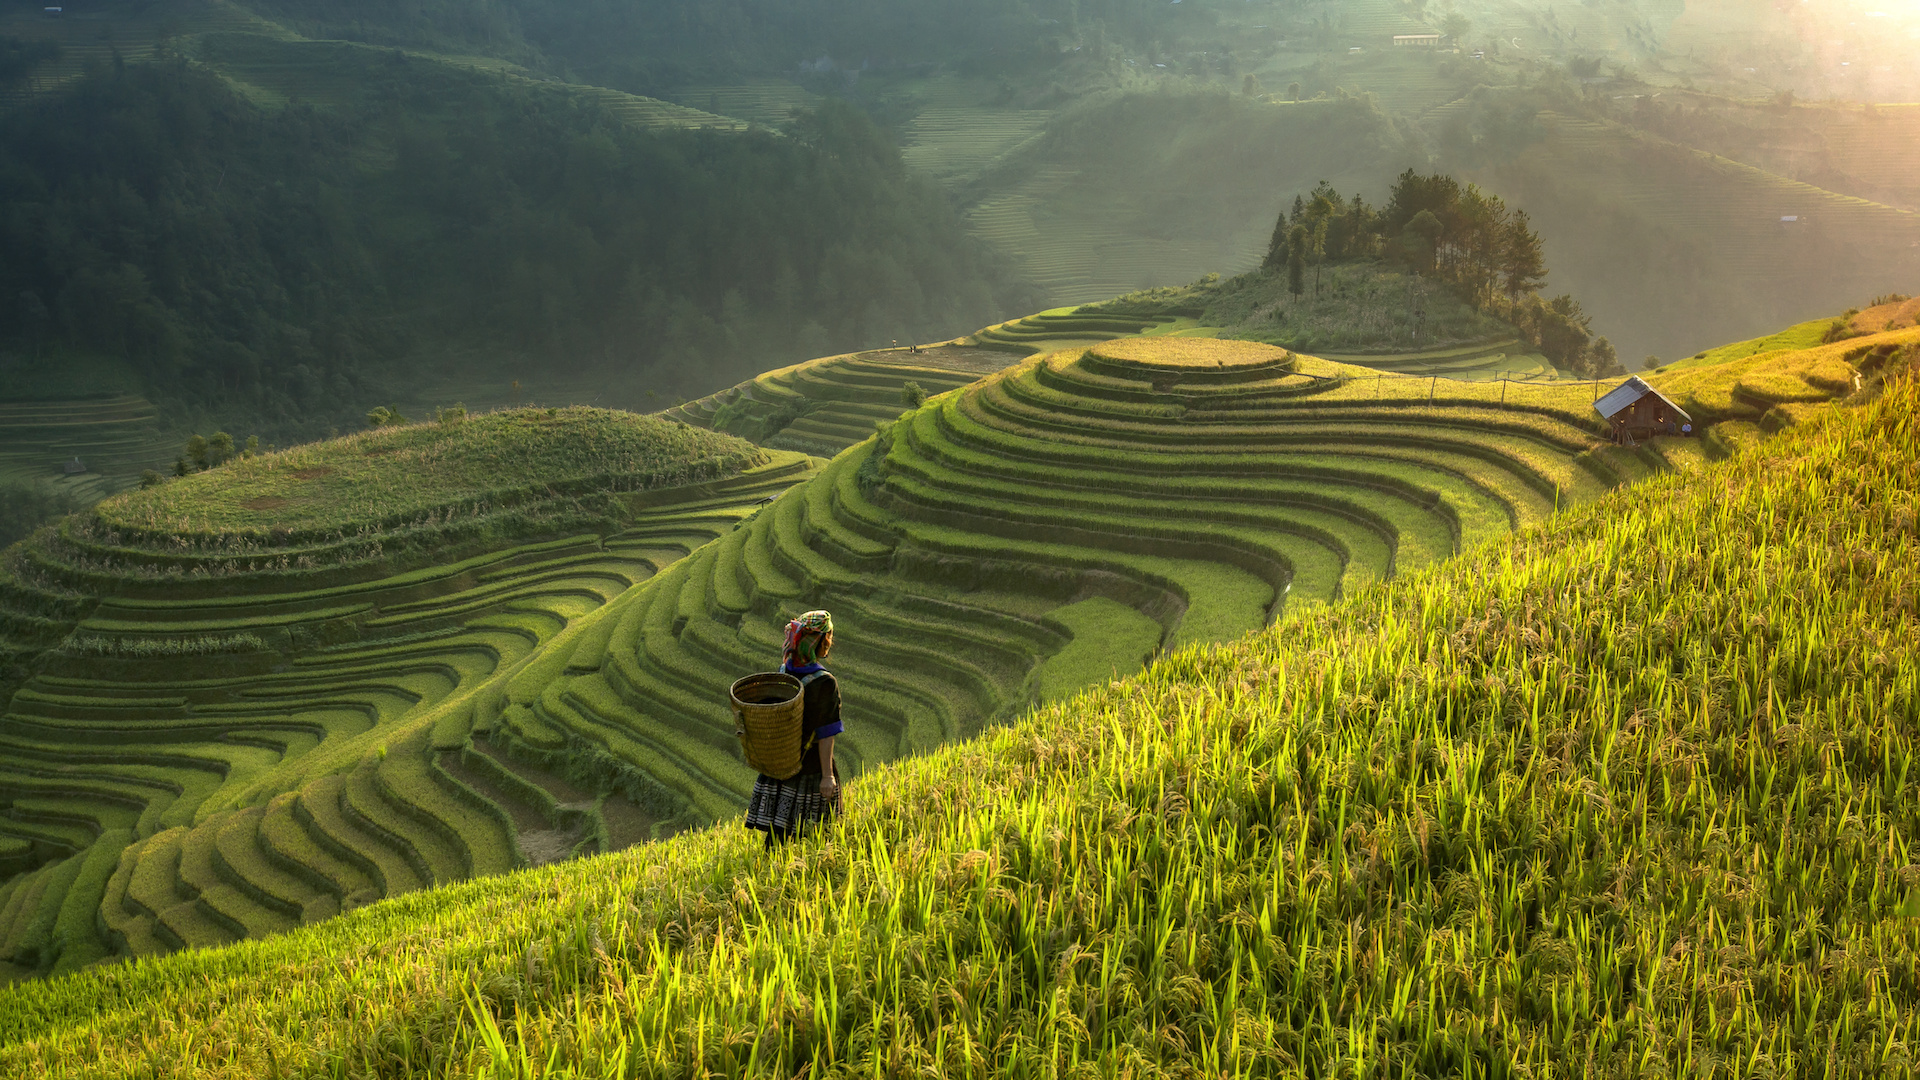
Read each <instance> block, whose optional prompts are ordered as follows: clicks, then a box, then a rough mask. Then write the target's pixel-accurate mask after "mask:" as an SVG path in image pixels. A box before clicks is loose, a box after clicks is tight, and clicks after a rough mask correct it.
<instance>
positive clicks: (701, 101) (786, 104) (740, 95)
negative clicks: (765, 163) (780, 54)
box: [668, 79, 820, 124]
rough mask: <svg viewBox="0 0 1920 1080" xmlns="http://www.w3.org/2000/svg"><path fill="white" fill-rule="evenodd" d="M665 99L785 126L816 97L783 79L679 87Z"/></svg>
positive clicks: (816, 99) (710, 110)
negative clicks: (793, 115) (789, 119)
mask: <svg viewBox="0 0 1920 1080" xmlns="http://www.w3.org/2000/svg"><path fill="white" fill-rule="evenodd" d="M668 97H669V98H670V99H671V100H672V101H673V102H674V103H675V104H678V105H682V106H685V107H686V108H689V109H700V110H704V111H705V112H708V113H713V114H717V115H721V116H731V117H734V118H736V119H740V120H750V121H753V122H755V123H760V124H784V123H786V121H787V119H788V118H789V116H791V114H792V113H793V110H795V109H805V108H808V107H810V106H812V105H814V104H817V103H818V102H819V100H820V99H819V98H818V97H817V96H816V95H814V94H812V93H809V92H808V91H807V90H806V89H805V88H803V87H800V86H798V85H796V84H794V83H790V82H787V81H785V80H784V79H766V80H758V81H753V82H746V83H727V84H701V85H696V86H687V87H682V88H680V89H678V90H675V91H673V92H672V93H671V94H669V95H668Z"/></svg>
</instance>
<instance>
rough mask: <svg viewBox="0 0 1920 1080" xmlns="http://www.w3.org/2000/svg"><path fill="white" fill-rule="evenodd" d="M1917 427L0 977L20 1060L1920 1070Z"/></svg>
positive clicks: (723, 1071)
mask: <svg viewBox="0 0 1920 1080" xmlns="http://www.w3.org/2000/svg"><path fill="white" fill-rule="evenodd" d="M1917 411H1920V383H1916V381H1915V380H1914V378H1913V377H1912V375H1911V374H1902V375H1901V376H1900V377H1899V378H1897V379H1895V380H1893V381H1892V382H1890V383H1889V384H1887V386H1886V390H1885V393H1884V396H1882V397H1880V398H1879V399H1878V400H1876V401H1873V402H1872V403H1870V404H1867V405H1865V406H1864V407H1861V408H1857V409H1844V410H1829V411H1828V412H1827V414H1825V415H1823V416H1822V417H1821V418H1819V419H1818V420H1816V421H1815V422H1812V423H1809V424H1806V425H1804V426H1803V427H1800V428H1798V429H1796V430H1794V431H1791V432H1789V433H1787V434H1785V435H1782V436H1780V437H1778V438H1776V439H1774V440H1772V441H1769V442H1767V443H1765V444H1764V445H1762V446H1760V447H1757V448H1754V449H1751V450H1748V451H1745V452H1742V453H1740V454H1738V455H1737V456H1735V457H1734V458H1732V459H1730V460H1726V461H1722V462H1719V463H1715V464H1710V465H1707V466H1704V467H1703V468H1700V469H1697V470H1693V471H1690V472H1687V473H1675V474H1671V475H1667V476H1664V477H1660V478H1657V479H1654V480H1651V481H1649V482H1647V483H1645V484H1643V485H1640V486H1637V487H1634V488H1631V489H1626V490H1622V491H1618V492H1614V493H1611V494H1609V495H1606V496H1604V497H1602V498H1600V499H1598V500H1596V501H1595V502H1593V503H1591V504H1588V505H1585V506H1581V507H1577V508H1573V509H1571V510H1569V511H1567V512H1566V513H1564V514H1562V515H1561V516H1559V517H1557V518H1556V519H1555V520H1553V521H1552V522H1551V523H1549V524H1546V525H1544V526H1542V527H1539V528H1535V529H1530V530H1527V531H1524V532H1522V533H1519V534H1516V535H1515V536H1513V537H1512V538H1511V539H1506V540H1502V541H1499V542H1496V543H1492V544H1489V545H1485V546H1482V547H1479V548H1476V549H1475V550H1473V551H1471V552H1468V553H1467V554H1466V555H1465V557H1464V558H1462V559H1460V560H1458V561H1455V562H1451V563H1447V564H1441V565H1438V566H1434V567H1431V568H1429V569H1427V570H1424V571H1422V572H1420V573H1417V574H1411V575H1407V576H1405V577H1403V578H1401V579H1399V580H1396V581H1391V582H1387V583H1383V584H1380V585H1376V586H1373V587H1371V588H1369V589H1367V590H1365V591H1364V592H1363V593H1362V594H1360V595H1358V596H1355V597H1352V598H1350V599H1349V600H1348V601H1347V602H1346V603H1344V604H1342V605H1338V606H1335V607H1331V608H1327V609H1324V610H1321V611H1319V612H1317V613H1315V614H1313V615H1312V616H1310V617H1308V618H1304V619H1300V620H1296V621H1293V622H1289V623H1286V624H1283V625H1281V626H1278V627H1274V628H1270V629H1268V630H1266V631H1263V632H1261V633H1258V634H1255V635H1252V636H1249V637H1247V638H1245V639H1243V640H1240V641H1238V642H1235V643H1233V644H1231V645H1227V646H1222V647H1213V648H1194V649H1186V650H1181V651H1178V652H1176V653H1174V654H1172V655H1169V656H1168V657H1166V658H1164V659H1163V660H1161V661H1160V662H1158V663H1157V664H1155V665H1154V666H1153V667H1152V668H1151V669H1149V670H1148V671H1147V672H1146V673H1144V674H1142V675H1140V676H1137V677H1134V678H1131V679H1128V680H1126V681H1124V682H1121V683H1120V684H1118V685H1115V686H1112V687H1106V688H1102V689H1099V690H1096V691H1093V692H1091V693H1088V694H1084V695H1081V696H1078V697H1075V698H1073V699H1070V700H1068V701H1064V702H1060V703H1057V704H1055V705H1053V706H1050V707H1048V708H1045V709H1043V710H1040V711H1038V712H1036V713H1034V714H1033V715H1031V716H1028V717H1026V718H1024V719H1022V720H1021V721H1020V722H1018V723H1016V724H1013V725H1009V726H1007V727H1004V728H999V729H996V730H993V731H991V732H989V733H987V734H985V735H983V736H982V737H981V738H979V739H977V740H974V741H972V742H968V743H965V744H961V745H955V746H949V747H946V748H944V749H942V750H940V751H938V752H936V753H932V754H928V755H925V756H922V757H918V758H915V759H912V760H910V761H905V762H901V763H899V764H896V765H893V766H890V767H888V768H886V769H885V770H883V771H880V772H876V773H874V774H872V775H868V776H865V777H861V778H857V779H855V780H853V781H852V782H851V783H850V784H849V786H848V795H847V797H848V805H849V808H850V812H849V814H848V816H847V817H846V818H845V819H844V820H843V821H842V823H841V824H840V825H839V826H837V827H836V828H835V829H833V830H831V831H830V832H827V833H825V834H823V835H821V836H819V837H817V838H812V839H808V840H805V841H802V842H799V843H797V844H795V845H793V846H792V847H790V848H788V849H786V851H785V852H783V853H782V854H780V855H778V856H774V857H769V856H767V855H764V854H763V853H761V851H760V850H759V845H758V842H757V837H753V836H750V835H747V834H744V833H743V831H742V830H738V829H734V828H725V829H717V830H712V831H702V832H698V833H694V834H690V835H685V836H682V837H679V838H676V839H674V840H672V841H669V842H668V843H665V844H661V845H655V846H652V847H648V848H644V849H640V850H637V851H634V852H628V853H622V854H618V855H613V856H608V857H604V858H601V859H596V860H591V861H585V862H578V863H569V864H563V865H559V866H555V867H550V868H545V869H542V870H539V871H533V872H528V873H524V874H520V875H514V876H509V877H505V878H495V879H489V880H483V881H476V882H472V883H468V884H464V885H460V886H456V887H454V888H451V889H447V890H441V891H437V892H433V893H423V894H417V895H415V896H411V897H406V898H402V899H400V900H398V901H394V902H389V903H385V904H380V905H376V906H375V907H373V908H370V909H368V910H364V911H360V912H357V913H355V914H353V915H350V916H348V917H346V918H342V919H337V920H333V921H330V922H328V923H327V924H325V925H322V926H319V927H314V928H310V929H306V930H302V931H299V932H296V933H293V934H288V935H284V936H281V937H277V938H274V939H271V940H268V941H264V942H258V943H249V944H246V945H243V946H240V947H237V948H230V949H224V950H219V951H216V952H208V953H197V954H191V955H183V956H178V957H172V958H168V959H165V960H161V961H150V962H145V963H140V964H135V965H130V966H126V967H123V968H117V969H95V970H91V971H86V972H82V973H79V974H77V975H75V976H70V977H67V978H64V979H60V980H56V981H51V982H44V983H39V984H34V985H27V986H16V987H12V988H8V989H5V990H0V1018H4V1019H0V1066H4V1067H6V1068H7V1069H9V1070H11V1071H15V1072H21V1073H33V1074H40V1073H45V1074H49V1075H56V1076H67V1075H90V1076H101V1077H114V1076H143V1077H144V1076H187V1075H261V1074H266V1073H270V1072H271V1071H273V1070H274V1069H281V1070H292V1071H296V1072H299V1071H313V1072H325V1071H327V1070H329V1069H331V1070H337V1071H341V1072H344V1073H347V1074H353V1073H367V1072H381V1073H386V1074H395V1073H398V1074H405V1073H407V1072H409V1071H411V1072H413V1073H415V1074H420V1073H431V1074H435V1075H442V1074H458V1075H467V1074H479V1073H482V1072H487V1073H488V1074H489V1075H495V1076H499V1075H539V1074H544V1073H547V1072H549V1071H557V1070H568V1071H570V1073H571V1074H572V1075H577V1076H587V1077H598V1076H615V1075H618V1076H635V1075H639V1076H656V1075H658V1076H666V1075H681V1074H683V1073H684V1071H685V1069H686V1068H688V1067H689V1066H690V1065H693V1064H697V1065H698V1067H700V1068H702V1069H704V1070H706V1071H708V1072H711V1073H716V1074H719V1075H726V1076H744V1075H756V1076H757V1075H782V1076H785V1075H792V1074H793V1073H795V1072H798V1071H800V1069H802V1068H807V1069H808V1071H809V1074H810V1075H825V1076H842V1075H845V1076H852V1075H871V1074H874V1073H876V1072H879V1073H881V1074H885V1073H886V1072H887V1071H888V1070H889V1069H891V1068H894V1067H895V1066H896V1065H897V1066H899V1067H901V1068H913V1069H923V1070H927V1071H930V1072H933V1073H936V1074H946V1075H963V1074H965V1075H981V1076H989V1075H991V1076H1009V1077H1012V1076H1042V1075H1057V1074H1058V1073H1059V1072H1060V1071H1063V1069H1062V1066H1065V1068H1067V1069H1071V1068H1075V1067H1084V1068H1085V1069H1086V1070H1087V1071H1089V1072H1091V1073H1092V1074H1095V1075H1103V1074H1118V1073H1121V1072H1129V1071H1130V1072H1132V1073H1135V1074H1147V1073H1148V1072H1159V1073H1174V1072H1186V1071H1194V1072H1200V1073H1204V1074H1206V1075H1229V1076H1249V1077H1252V1076H1285V1075H1299V1074H1300V1073H1302V1072H1312V1073H1314V1074H1319V1075H1332V1074H1336V1073H1342V1072H1347V1073H1354V1074H1359V1073H1370V1072H1375V1071H1393V1072H1400V1071H1405V1072H1408V1073H1410V1074H1412V1073H1419V1074H1425V1075H1497V1074H1506V1073H1508V1072H1513V1071H1518V1070H1520V1069H1525V1070H1527V1071H1530V1072H1533V1073H1535V1074H1545V1073H1548V1072H1559V1071H1562V1070H1564V1071H1567V1072H1570V1073H1579V1074H1583V1075H1597V1074H1602V1073H1610V1072H1612V1071H1619V1070H1624V1071H1630V1072H1632V1073H1633V1074H1635V1075H1656V1076H1675V1077H1678V1076H1692V1075H1699V1074H1700V1072H1701V1071H1703V1070H1705V1071H1709V1072H1718V1073H1721V1074H1728V1073H1738V1074H1740V1075H1750V1074H1761V1075H1809V1074H1815V1073H1818V1074H1822V1075H1834V1076H1862V1077H1864V1076H1875V1075H1898V1074H1902V1073H1905V1072H1908V1071H1911V1069H1912V1068H1913V1062H1912V1059H1911V1058H1910V1057H1909V1053H1910V1051H1909V1050H1908V1049H1907V1047H1909V1046H1910V1045H1911V1044H1912V1043H1913V1041H1914V1040H1915V1038H1916V1037H1920V1030H1916V1028H1915V1020H1914V1018H1915V1017H1916V1016H1920V1000H1917V999H1916V995H1915V991H1914V989H1913V987H1912V986H1911V984H1910V982H1909V981H1908V980H1906V979H1905V978H1903V977H1900V975H1899V973H1900V972H1902V971H1905V970H1906V968H1907V966H1908V965H1909V964H1910V959H1911V956H1912V954H1913V952H1914V950H1915V949H1916V947H1920V938H1916V934H1920V929H1917V928H1916V924H1915V922H1914V921H1913V919H1912V917H1911V913H1912V910H1913V907H1912V905H1913V902H1914V900H1913V896H1914V890H1915V888H1916V885H1915V883H1914V882H1913V881H1912V879H1911V876H1910V874H1909V873H1908V869H1907V867H1908V864H1909V863H1910V862H1911V861H1912V860H1911V858H1910V849H1911V848H1912V847H1913V846H1914V845H1915V844H1917V843H1920V836H1916V835H1915V834H1914V821H1915V814H1914V809H1915V807H1914V794H1913V789H1912V786H1911V784H1910V783H1909V782H1908V781H1909V779H1910V773H1911V771H1912V767H1913V764H1914V760H1915V758H1916V756H1920V673H1916V671H1915V669H1914V668H1913V666H1912V665H1911V664H1908V663H1904V662H1903V656H1904V652H1903V643H1904V642H1906V641H1908V640H1910V639H1911V638H1912V636H1913V634H1914V633H1915V632H1916V618H1920V612H1916V610H1915V609H1914V607H1913V604H1912V597H1913V596H1915V595H1920V577H1916V571H1915V568H1916V566H1920V552H1916V544H1920V531H1916V526H1915V513H1916V511H1917V510H1920V507H1915V506H1914V505H1913V502H1912V499H1911V497H1910V495H1909V494H1908V492H1909V489H1910V486H1911V485H1910V483H1908V481H1909V480H1910V478H1911V476H1912V474H1913V471H1914V470H1915V469H1916V468H1920V464H1916V463H1920V425H1916V423H1915V419H1914V418H1915V415H1916V412H1917ZM1786 552H1791V553H1792V555H1791V557H1787V556H1785V555H1783V554H1781V553H1786ZM375 951H377V955H378V957H379V959H378V961H377V962H355V963H352V964H350V965H349V964H345V963H342V962H341V961H340V959H339V958H340V957H343V956H352V957H361V956H364V955H366V954H368V953H369V952H375ZM163 1018H164V1019H166V1020H169V1021H171V1020H174V1019H175V1018H182V1019H184V1020H185V1021H186V1022H180V1023H162V1019H163Z"/></svg>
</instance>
